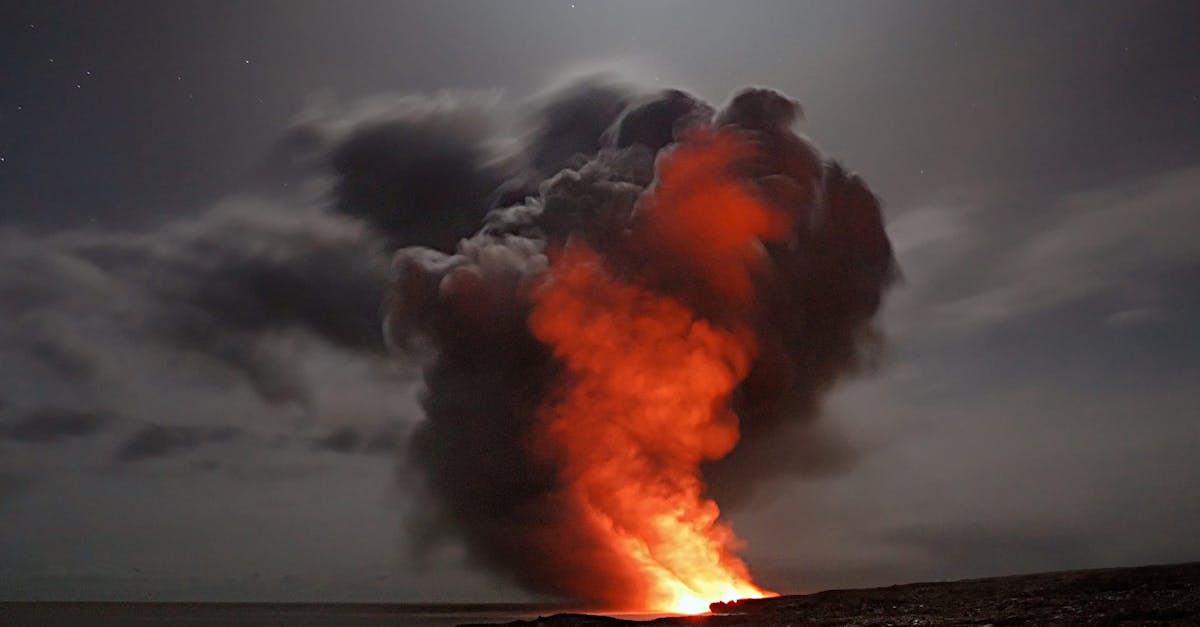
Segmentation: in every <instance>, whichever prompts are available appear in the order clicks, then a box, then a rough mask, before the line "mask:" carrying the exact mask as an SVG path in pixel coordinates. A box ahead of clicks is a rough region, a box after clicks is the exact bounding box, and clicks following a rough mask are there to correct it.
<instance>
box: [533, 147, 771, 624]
mask: <svg viewBox="0 0 1200 627" xmlns="http://www.w3.org/2000/svg"><path fill="white" fill-rule="evenodd" d="M751 150H752V147H751V145H750V144H748V143H747V142H746V141H745V140H743V139H742V138H741V137H739V136H737V135H734V134H733V133H722V132H710V133H708V134H706V135H702V136H697V137H695V138H694V139H693V141H690V142H684V143H682V144H680V146H678V147H677V148H676V149H675V150H674V151H672V152H671V153H670V154H668V155H666V156H665V157H663V158H662V159H660V162H659V167H658V182H657V184H656V186H655V187H654V188H652V189H651V191H650V192H649V193H648V195H647V196H646V197H644V198H643V200H642V203H641V205H640V211H641V215H640V216H639V218H640V221H639V222H638V223H637V225H636V226H635V227H633V228H634V232H632V233H631V241H633V242H635V244H636V242H637V241H639V240H638V238H639V236H642V237H644V238H645V239H646V240H647V241H649V240H653V241H655V242H657V243H658V245H659V248H658V252H659V253H664V254H665V255H666V256H667V258H669V259H671V260H672V263H674V264H676V266H675V267H679V266H681V265H686V266H687V268H688V270H689V272H690V273H691V274H692V275H694V276H698V277H699V283H700V284H701V286H700V287H698V288H697V290H699V293H701V294H702V296H701V297H698V298H699V299H700V300H704V301H705V302H706V303H717V304H716V305H712V306H708V307H707V309H706V313H705V314H704V315H702V314H701V313H700V312H698V311H697V310H696V308H695V306H693V305H689V304H688V303H687V302H685V300H684V299H683V298H681V297H678V296H675V295H671V294H667V293H663V292H662V291H659V290H656V289H655V288H654V287H653V281H646V280H637V279H632V278H628V279H627V278H624V277H620V276H618V275H617V272H616V271H614V270H613V269H611V268H610V267H609V266H608V265H607V264H606V262H605V260H604V259H603V258H602V256H601V255H600V254H599V253H598V252H596V251H595V250H593V249H592V248H591V247H589V246H587V245H585V244H582V243H580V242H574V243H572V244H569V245H568V246H567V247H566V248H565V249H564V250H562V251H560V252H559V253H558V254H557V255H555V257H554V259H553V260H552V263H551V267H550V271H549V273H548V274H547V276H546V277H545V279H544V280H543V281H542V282H541V284H540V285H539V286H538V288H537V289H536V290H535V292H534V295H533V299H534V310H533V312H532V314H531V316H530V318H529V324H530V328H531V329H532V331H533V333H534V335H535V336H536V337H537V338H538V339H540V340H541V341H543V342H545V343H546V344H547V345H548V346H550V347H552V349H553V351H554V354H555V356H556V358H557V359H558V360H559V361H560V362H561V363H562V365H563V368H564V371H563V374H562V375H561V377H560V383H559V385H558V386H557V389H556V392H555V393H554V394H553V395H552V396H551V397H550V398H549V399H548V400H547V401H546V402H545V403H544V404H543V406H542V408H541V410H540V412H539V420H540V423H539V428H538V430H537V432H536V434H535V442H533V443H532V444H533V446H534V447H535V448H536V449H537V450H539V451H541V452H543V454H544V455H546V456H548V457H551V458H553V459H555V460H556V461H557V462H558V464H559V467H560V468H561V472H562V476H561V477H560V481H561V485H562V486H564V487H563V491H564V494H563V495H562V503H563V505H564V507H567V508H569V509H570V511H571V514H572V516H574V517H575V518H576V519H577V520H578V524H580V525H586V526H587V527H588V528H589V529H590V530H591V534H590V535H591V536H592V537H595V538H598V544H599V545H601V546H603V547H604V548H605V549H606V552H607V554H608V555H612V556H615V557H614V558H613V559H615V560H616V561H618V562H619V563H618V564H612V565H609V566H610V567H611V568H612V569H613V570H616V571H619V572H621V573H622V574H623V576H624V578H625V579H626V580H627V582H628V583H627V584H626V585H625V586H623V587H622V590H623V591H627V590H629V589H633V590H636V591H638V593H639V594H640V598H637V599H629V598H611V599H609V601H610V602H611V603H613V604H614V605H615V606H616V605H625V606H629V605H634V606H636V607H639V608H641V609H646V610H651V611H659V612H673V613H685V614H695V613H703V612H707V611H708V606H709V604H710V603H713V602H716V601H727V600H733V599H740V598H758V597H763V596H769V595H772V594H773V593H771V592H767V591H765V590H763V589H761V588H759V587H758V586H756V585H755V584H754V583H753V581H752V580H751V578H750V574H749V572H748V570H747V568H746V565H745V564H744V563H743V562H742V560H741V559H740V558H738V557H737V555H736V554H735V551H736V549H738V548H739V546H740V545H741V541H740V540H739V539H738V538H737V536H735V535H734V533H733V530H732V529H731V528H730V526H729V525H728V523H726V522H723V521H721V520H719V514H720V510H719V509H718V507H717V504H716V503H715V502H714V501H713V500H711V499H709V498H706V496H705V494H704V493H705V485H704V482H703V479H702V477H701V473H700V464H701V463H702V462H704V461H706V460H714V459H719V458H721V457H724V456H725V455H726V454H728V453H729V452H730V451H731V450H732V449H733V447H734V446H735V445H736V444H737V441H738V437H739V435H738V417H737V415H736V414H735V413H734V412H733V411H732V410H731V409H730V396H731V395H732V394H733V392H734V390H735V388H736V387H737V386H738V384H739V383H740V382H741V381H742V380H743V379H744V378H745V377H746V374H747V372H748V371H749V368H750V366H751V362H752V360H753V358H754V355H755V351H756V340H755V337H754V334H753V332H752V331H751V330H750V328H749V327H748V326H746V325H745V324H744V323H739V322H736V320H737V319H738V316H720V315H719V312H720V311H722V310H725V311H731V310H734V309H736V310H739V311H744V310H745V309H747V308H751V307H752V306H753V303H752V302H751V301H752V293H753V290H752V284H753V281H754V279H755V276H754V273H755V271H756V268H758V267H759V266H758V264H757V263H756V259H757V257H756V256H757V255H761V246H760V242H761V241H762V240H766V239H777V238H779V237H780V236H781V235H782V234H783V233H784V232H786V230H787V228H788V224H787V220H786V219H784V218H783V217H781V215H780V212H779V211H778V210H777V209H776V208H775V207H773V206H771V205H769V204H767V203H765V202H764V201H763V200H761V198H760V197H759V195H758V194H757V193H756V190H755V189H754V188H753V187H752V184H750V183H747V182H745V181H744V180H743V179H739V178H738V177H736V176H735V175H734V174H733V173H732V167H733V166H734V165H735V164H736V163H737V162H738V161H739V160H742V159H744V158H746V157H747V156H748V155H749V154H750V152H751ZM651 274H653V273H651ZM713 312H717V314H718V315H714V314H713ZM717 318H720V319H725V320H729V321H728V322H723V323H722V322H718V321H717V320H716V319H717ZM604 594H605V592H604V591H597V596H598V597H600V598H603V596H604ZM613 594H614V595H616V594H617V593H616V592H614V593H613ZM622 594H627V592H622Z"/></svg>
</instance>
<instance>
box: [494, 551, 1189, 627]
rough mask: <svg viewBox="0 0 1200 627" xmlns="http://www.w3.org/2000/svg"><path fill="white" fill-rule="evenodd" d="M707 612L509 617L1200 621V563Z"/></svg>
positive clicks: (549, 620) (877, 591)
mask: <svg viewBox="0 0 1200 627" xmlns="http://www.w3.org/2000/svg"><path fill="white" fill-rule="evenodd" d="M712 610H713V613H712V614H711V615H706V616H689V617H671V618H659V619H656V620H653V621H649V622H635V621H628V620H621V619H617V618H610V617H605V616H591V615H582V614H558V615H555V616H549V617H543V618H537V619H534V620H531V621H518V622H514V623H509V624H510V625H539V626H554V627H558V626H563V627H567V626H575V625H587V626H605V627H611V626H615V625H654V626H655V627H659V626H664V627H665V626H668V625H689V626H697V625H705V626H714V627H715V626H720V627H729V626H735V625H781V626H782V625H788V626H792V627H801V626H812V625H830V626H832V625H837V626H841V627H866V626H879V627H882V626H885V625H897V626H898V625H923V626H928V625H977V626H979V627H988V626H990V627H1000V626H1001V625H1121V626H1133V625H1200V562H1193V563H1188V564H1174V565H1167V566H1142V567H1137V568H1107V569H1101V570H1077V571H1066V572H1056V573H1041V574H1036V575H1016V576H1011V577H992V578H988V579H968V580H963V581H945V582H929V583H911V584H905V585H898V586H888V587H886V588H867V589H860V590H828V591H825V592H818V593H816V594H803V595H790V596H782V597H775V598H772V599H754V600H742V601H735V602H732V603H724V604H722V603H714V604H713V606H712Z"/></svg>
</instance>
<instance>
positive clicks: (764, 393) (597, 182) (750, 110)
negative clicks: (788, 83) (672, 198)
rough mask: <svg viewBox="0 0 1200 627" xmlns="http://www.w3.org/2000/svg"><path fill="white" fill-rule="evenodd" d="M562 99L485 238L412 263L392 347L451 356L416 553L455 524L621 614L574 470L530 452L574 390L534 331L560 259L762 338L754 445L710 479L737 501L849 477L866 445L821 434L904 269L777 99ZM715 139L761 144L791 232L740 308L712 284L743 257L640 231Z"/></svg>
mask: <svg viewBox="0 0 1200 627" xmlns="http://www.w3.org/2000/svg"><path fill="white" fill-rule="evenodd" d="M559 98H561V100H555V97H554V96H553V95H552V96H548V97H545V100H544V101H543V102H542V104H541V107H540V109H539V110H538V111H540V114H541V115H542V116H543V118H542V119H541V121H540V126H537V127H536V129H535V130H534V131H533V132H531V133H529V134H527V135H526V136H525V138H524V141H525V145H523V146H521V147H520V149H519V150H518V151H517V154H518V156H517V157H516V158H514V159H513V160H512V161H511V162H510V163H509V164H508V167H509V168H510V173H511V178H510V179H509V180H508V181H507V182H506V183H503V184H502V185H501V186H500V188H499V193H496V194H492V195H491V196H490V197H491V198H492V199H493V206H492V207H490V209H491V211H490V212H489V213H487V214H486V216H485V217H484V219H483V223H482V227H481V228H480V229H479V231H478V232H477V233H476V234H475V235H473V236H471V237H469V238H466V239H464V240H462V241H461V242H459V243H458V245H457V248H456V249H454V251H453V252H448V251H446V249H445V248H444V247H443V248H442V250H435V249H432V248H428V247H419V248H406V249H402V250H400V251H399V252H398V253H397V255H396V257H395V261H394V269H395V272H396V281H395V283H394V285H393V288H392V293H391V295H390V304H389V306H388V309H387V327H386V333H387V335H388V339H389V341H390V343H391V345H392V346H393V348H395V349H396V350H398V351H407V350H414V351H417V352H418V353H419V354H428V353H424V352H423V351H425V350H426V349H428V348H432V350H433V352H432V357H430V358H429V361H428V364H427V366H426V369H425V373H424V377H425V379H424V380H425V392H424V396H423V407H424V410H425V413H426V419H425V421H424V422H423V423H421V424H420V426H419V427H418V429H417V430H416V432H415V433H414V436H413V438H412V441H411V443H410V451H409V452H410V454H411V463H412V464H413V465H415V467H416V468H418V469H419V470H420V472H421V476H422V477H423V478H424V483H423V493H422V496H421V499H422V502H423V507H420V508H418V510H419V511H420V515H421V519H420V520H416V521H414V530H415V532H416V533H417V535H418V537H419V538H420V539H421V541H420V542H417V543H416V544H417V545H418V546H421V547H426V548H427V547H429V546H431V543H430V542H429V540H430V539H433V538H436V537H438V536H439V534H441V533H442V531H440V530H445V529H451V530H453V532H454V533H457V534H460V535H461V536H462V537H463V538H464V539H465V540H466V543H467V546H468V547H469V549H470V551H471V553H472V555H473V556H474V557H476V558H478V559H479V560H480V561H482V562H483V563H485V564H488V565H490V566H492V567H494V568H496V569H498V570H499V571H501V572H504V573H507V574H509V575H511V576H512V577H513V578H514V579H516V580H517V581H519V582H521V583H522V584H524V585H526V586H528V587H529V588H531V589H533V590H537V591H542V592H549V593H554V594H559V595H563V596H568V597H573V598H582V599H584V600H600V601H609V600H611V596H609V593H608V592H605V591H606V590H610V589H611V588H612V582H611V581H606V578H610V577H611V573H610V572H607V571H606V570H605V568H604V566H603V557H601V556H598V555H597V554H590V553H589V551H590V547H589V546H587V545H586V544H580V543H575V544H571V545H568V543H564V542H562V541H561V538H564V537H569V536H570V535H571V534H570V533H569V532H568V530H569V528H570V527H571V526H572V525H576V524H578V521H572V520H571V519H570V516H571V512H570V511H564V510H563V509H562V508H561V507H560V502H559V501H558V500H557V498H558V496H559V495H560V494H561V491H562V488H563V485H562V482H563V480H562V479H561V478H560V470H561V469H560V468H559V467H558V466H557V463H558V462H557V461H556V460H555V459H554V458H553V457H552V456H551V457H546V456H544V455H541V456H539V455H534V454H532V453H531V444H530V442H531V439H532V438H533V437H534V432H535V430H536V428H537V423H538V421H539V411H540V409H539V408H541V407H542V406H543V404H544V403H545V402H546V401H547V399H548V398H550V397H551V396H552V395H553V394H555V393H556V392H557V390H556V386H557V385H558V381H559V380H560V377H561V376H562V375H563V366H562V364H560V363H558V362H557V361H556V359H554V357H553V356H552V354H551V351H550V350H549V349H548V348H547V347H546V346H545V345H544V344H542V343H541V342H539V341H538V340H537V339H536V338H535V337H534V336H533V335H532V334H531V332H530V327H529V315H530V312H531V308H532V305H531V297H530V293H531V290H532V289H534V287H535V286H536V285H537V284H538V281H540V280H542V279H543V277H545V276H546V273H547V272H548V268H550V267H551V266H552V265H553V259H554V257H555V255H556V254H557V252H556V251H560V250H562V249H563V248H564V247H568V248H569V247H571V246H573V245H574V244H573V243H579V244H585V245H586V246H587V247H588V248H590V249H591V250H594V251H596V253H597V254H598V255H599V257H600V259H602V263H603V264H604V265H605V267H606V268H607V271H608V272H610V273H613V274H614V275H616V276H618V277H622V280H625V281H630V282H633V283H635V284H640V285H645V286H650V288H651V289H653V290H654V292H655V293H657V294H661V295H665V296H668V297H670V298H673V299H676V300H678V301H680V302H686V303H690V307H692V308H693V309H694V310H695V311H696V312H697V315H698V316H700V317H701V318H703V319H709V320H717V321H719V322H721V323H730V324H734V326H746V327H749V328H751V329H753V331H754V333H755V335H756V337H757V344H758V346H757V352H756V353H755V355H756V356H755V358H754V361H753V363H752V364H751V366H750V370H749V374H748V375H747V376H746V377H745V379H744V380H743V381H742V382H741V384H740V385H739V386H738V387H737V389H736V390H735V393H734V396H733V400H732V404H733V409H734V410H735V411H736V413H737V415H738V416H739V418H740V423H741V434H742V435H741V442H740V443H739V444H738V446H737V448H735V449H734V450H733V452H732V453H731V454H729V455H728V456H727V457H725V458H724V459H720V460H717V461H713V462H711V463H709V464H708V465H707V466H706V467H705V469H704V478H705V480H706V481H707V482H708V485H709V487H710V493H711V494H712V495H713V496H714V497H715V498H716V499H717V500H718V502H720V503H721V504H723V505H725V504H729V503H733V502H736V501H737V500H738V499H741V498H745V497H746V495H748V494H749V493H750V492H751V491H752V490H753V488H754V486H755V485H758V484H761V483H762V481H763V480H765V479H768V478H770V477H772V476H776V475H779V474H782V473H792V474H818V473H822V472H828V471H830V470H831V469H836V468H838V467H840V466H842V465H844V464H846V463H847V461H848V456H849V454H850V450H849V448H848V447H847V446H846V445H845V444H844V443H843V441H842V440H841V439H839V438H837V437H830V436H829V435H828V434H829V431H828V430H825V429H818V428H813V421H814V419H815V418H817V416H818V415H819V413H820V404H821V398H822V396H823V394H824V393H825V392H826V391H828V390H829V389H830V388H831V386H833V385H834V384H835V383H836V382H837V380H838V379H839V378H841V377H844V376H846V375H849V374H852V373H854V372H857V371H860V370H861V369H863V368H864V367H866V366H868V365H869V364H870V363H871V358H872V355H873V354H874V353H875V351H876V349H877V348H878V344H879V340H880V338H879V335H878V332H877V331H876V330H875V328H874V327H873V325H872V320H873V318H874V316H875V314H876V312H877V311H878V309H879V307H880V303H881V298H882V295H883V293H884V291H885V289H886V287H887V286H888V285H889V284H890V282H891V281H892V280H893V278H894V277H895V274H896V268H895V263H894V260H893V257H892V250H891V245H890V243H889V241H888V238H887V236H886V234H885V232H884V229H883V226H882V220H881V215H880V206H879V203H878V201H877V199H876V198H875V197H874V196H873V195H872V193H871V192H870V190H869V189H868V188H867V186H866V185H865V183H864V182H863V181H862V180H861V179H859V178H858V177H857V176H855V175H853V174H851V173H850V172H849V171H847V170H846V169H845V168H844V167H842V166H841V165H840V164H838V163H836V162H834V161H831V160H828V159H826V158H825V157H823V156H822V155H821V154H820V153H819V152H818V150H817V149H816V148H815V147H814V146H813V144H812V143H810V142H809V141H808V140H807V139H806V138H804V137H803V136H801V135H798V134H796V132H795V130H794V128H795V125H796V123H797V122H798V119H799V117H800V108H799V106H798V104H797V103H796V102H794V101H792V100H790V99H788V98H787V97H785V96H783V95H781V94H779V93H778V92H775V91H772V90H769V89H747V90H744V91H741V92H739V93H738V94H736V95H735V96H734V97H733V98H732V100H731V101H730V102H729V103H728V104H726V105H725V106H724V107H723V108H721V109H720V110H715V109H714V108H713V107H711V106H710V105H708V104H706V103H704V102H703V101H701V100H699V99H698V98H695V97H694V96H691V95H689V94H686V93H684V92H681V91H675V90H671V91H664V92H660V93H657V94H644V93H636V92H634V91H632V90H629V91H621V90H620V89H618V88H615V87H613V86H612V85H611V84H592V83H583V84H580V85H575V86H573V87H571V88H569V89H566V90H564V91H563V92H561V93H560V94H559ZM701 129H727V130H729V131H731V132H734V133H737V134H739V136H742V137H746V138H747V139H748V140H749V141H750V142H751V144H752V145H753V147H754V150H753V156H751V157H748V158H744V159H740V160H739V161H738V162H737V163H736V164H735V165H734V168H735V175H736V177H737V178H738V179H739V180H740V181H743V182H745V183H746V184H748V185H749V186H750V187H751V188H752V189H753V190H755V193H756V194H758V195H760V196H761V197H762V198H763V199H764V200H765V201H766V202H768V203H769V204H771V205H772V206H775V207H777V208H779V209H780V210H781V211H782V212H783V213H785V214H786V215H787V216H788V221H789V224H791V225H792V226H791V228H790V230H789V231H788V232H787V234H786V237H783V238H780V239H778V240H774V241H770V242H760V243H759V244H758V247H759V250H760V252H761V254H762V258H763V260H764V263H763V264H761V265H762V267H761V268H759V267H757V266H756V269H755V273H754V280H753V284H752V286H751V287H750V288H749V289H750V290H751V297H752V301H753V306H751V307H743V308H737V307H732V308H731V307H729V306H728V305H727V304H725V303H722V302H720V300H719V299H718V298H716V297H715V296H714V293H715V292H714V291H713V290H710V289H706V288H704V287H702V281H703V280H704V279H703V277H704V276H709V277H711V276H714V275H720V274H721V273H722V272H723V271H724V270H723V269H722V268H720V267H712V266H713V264H719V263H721V260H723V259H727V258H728V254H727V253H728V251H724V252H721V251H716V250H715V249H714V251H713V252H712V254H711V255H708V254H707V253H705V251H704V247H703V246H701V247H695V250H694V251H693V250H690V249H689V251H688V252H687V254H686V255H684V254H682V252H681V248H680V247H679V246H676V245H674V244H673V243H672V241H671V240H670V237H673V235H671V234H670V233H668V232H664V231H661V230H659V231H656V230H655V229H653V228H649V229H647V228H641V227H639V226H638V224H639V221H642V220H643V219H644V215H645V207H643V204H644V203H646V202H648V201H647V199H648V198H649V197H650V196H652V195H653V194H654V193H655V189H656V178H655V167H656V161H658V162H661V160H662V159H663V157H664V155H669V154H671V152H672V151H673V150H674V149H675V148H676V147H678V146H679V144H680V142H687V141H689V139H688V138H689V137H690V136H691V134H692V133H695V132H698V131H700V130H701ZM701 167H703V164H701ZM396 191H397V193H400V190H399V188H397V189H396ZM449 193H454V192H449ZM394 202H402V201H400V200H395V201H394ZM464 210H465V211H467V212H468V214H470V213H471V211H472V209H470V208H467V209H464ZM475 211H478V210H475ZM717 222H719V219H718V220H717ZM683 230H684V231H686V230H687V229H686V228H685V229H683ZM648 234H649V235H648ZM717 234H718V235H719V233H717ZM692 235H694V234H692ZM687 236H689V237H690V236H691V235H687ZM681 237H682V235H681ZM693 244H694V242H693ZM711 245H712V246H719V245H720V244H718V243H716V242H714V243H712V244H711ZM731 317H734V318H737V319H736V320H732V321H731Z"/></svg>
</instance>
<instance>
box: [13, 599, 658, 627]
mask: <svg viewBox="0 0 1200 627" xmlns="http://www.w3.org/2000/svg"><path fill="white" fill-rule="evenodd" d="M568 611H575V610H571V609H570V608H567V607H563V606H547V605H505V604H473V605H454V604H424V605H419V604H407V603H398V604H390V603H328V604H325V603H0V625H3V626H4V627H26V626H28V627H42V626H47V627H50V626H54V627H77V626H78V627H83V626H87V627H150V626H152V625H154V626H158V625H162V626H165V627H182V626H189V627H200V626H201V625H228V626H229V627H275V626H280V627H282V626H285V625H286V626H288V627H293V626H302V627H318V626H325V625H331V626H332V625H337V626H344V627H368V626H370V627H375V626H383V625H389V626H392V627H396V626H403V627H409V626H420V625H427V626H429V627H442V626H449V625H461V624H472V623H475V624H478V623H505V622H510V621H514V620H527V619H531V618H537V617H538V616H549V615H552V614H559V613H563V612H568ZM656 616H657V615H646V616H645V618H654V617H656Z"/></svg>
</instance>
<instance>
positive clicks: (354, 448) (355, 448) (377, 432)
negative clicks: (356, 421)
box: [311, 426, 401, 455]
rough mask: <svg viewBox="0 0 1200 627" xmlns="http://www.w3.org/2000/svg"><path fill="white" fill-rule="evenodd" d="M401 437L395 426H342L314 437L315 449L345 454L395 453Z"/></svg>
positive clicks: (313, 446) (398, 447)
mask: <svg viewBox="0 0 1200 627" xmlns="http://www.w3.org/2000/svg"><path fill="white" fill-rule="evenodd" d="M400 442H401V437H400V434H399V433H398V432H397V430H396V429H394V428H388V427H380V428H375V429H366V428H361V427H351V426H341V427H337V428H336V429H333V430H331V431H329V432H328V433H326V434H325V435H323V436H320V437H317V438H314V439H313V440H312V441H311V446H312V448H313V449H314V450H318V451H329V452H333V453H343V454H354V453H358V454H366V455H393V454H395V453H396V452H398V451H399V450H400Z"/></svg>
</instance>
